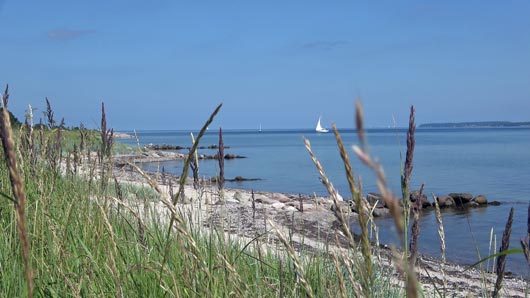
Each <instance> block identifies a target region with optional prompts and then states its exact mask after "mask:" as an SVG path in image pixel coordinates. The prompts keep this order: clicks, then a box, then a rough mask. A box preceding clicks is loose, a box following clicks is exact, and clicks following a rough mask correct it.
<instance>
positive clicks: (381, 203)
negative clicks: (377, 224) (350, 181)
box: [366, 192, 386, 208]
mask: <svg viewBox="0 0 530 298" xmlns="http://www.w3.org/2000/svg"><path fill="white" fill-rule="evenodd" d="M366 201H368V203H370V206H371V207H373V206H374V205H376V204H377V205H376V208H384V207H386V203H385V200H384V199H383V197H382V196H381V195H380V194H378V193H375V192H371V193H369V194H367V195H366Z"/></svg>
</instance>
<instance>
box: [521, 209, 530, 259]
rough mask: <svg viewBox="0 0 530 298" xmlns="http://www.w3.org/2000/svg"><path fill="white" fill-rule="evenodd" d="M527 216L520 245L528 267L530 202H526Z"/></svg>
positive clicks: (529, 255)
mask: <svg viewBox="0 0 530 298" xmlns="http://www.w3.org/2000/svg"><path fill="white" fill-rule="evenodd" d="M526 217H527V219H526V220H527V227H526V237H525V238H523V239H521V247H522V248H523V253H524V257H525V258H526V262H527V263H528V267H529V268H530V203H528V215H527V216H526Z"/></svg>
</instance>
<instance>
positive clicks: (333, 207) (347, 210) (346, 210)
mask: <svg viewBox="0 0 530 298" xmlns="http://www.w3.org/2000/svg"><path fill="white" fill-rule="evenodd" d="M337 206H338V207H339V208H337ZM337 206H336V205H335V204H331V207H330V210H331V211H333V212H335V211H337V212H338V211H339V210H340V211H341V212H342V213H343V214H348V213H350V210H351V208H350V206H349V204H348V203H347V202H339V204H338V205H337Z"/></svg>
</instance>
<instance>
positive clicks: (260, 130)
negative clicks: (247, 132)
mask: <svg viewBox="0 0 530 298" xmlns="http://www.w3.org/2000/svg"><path fill="white" fill-rule="evenodd" d="M258 132H261V123H260V124H259V130H258Z"/></svg>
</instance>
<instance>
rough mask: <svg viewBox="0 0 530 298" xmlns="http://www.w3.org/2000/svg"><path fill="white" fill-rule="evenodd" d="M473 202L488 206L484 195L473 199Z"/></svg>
mask: <svg viewBox="0 0 530 298" xmlns="http://www.w3.org/2000/svg"><path fill="white" fill-rule="evenodd" d="M473 202H477V203H479V204H480V205H485V204H488V199H487V198H486V196H485V195H478V196H476V197H475V198H473Z"/></svg>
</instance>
